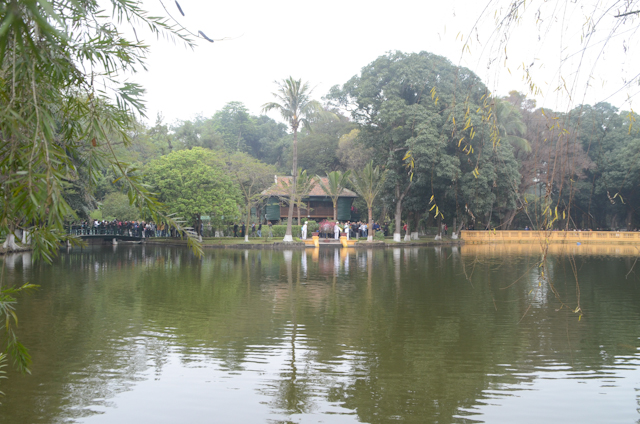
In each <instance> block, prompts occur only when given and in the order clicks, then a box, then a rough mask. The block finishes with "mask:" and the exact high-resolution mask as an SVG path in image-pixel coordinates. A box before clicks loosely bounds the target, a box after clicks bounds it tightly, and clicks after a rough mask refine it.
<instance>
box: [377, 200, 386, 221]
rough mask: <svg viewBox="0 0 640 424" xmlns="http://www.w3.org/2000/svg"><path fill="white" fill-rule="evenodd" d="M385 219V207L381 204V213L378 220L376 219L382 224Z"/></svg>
mask: <svg viewBox="0 0 640 424" xmlns="http://www.w3.org/2000/svg"><path fill="white" fill-rule="evenodd" d="M386 217H387V205H385V204H383V205H382V212H381V213H380V219H378V222H382V223H383V224H384V222H385V218H386Z"/></svg>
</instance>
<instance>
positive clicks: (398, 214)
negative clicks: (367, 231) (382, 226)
mask: <svg viewBox="0 0 640 424" xmlns="http://www.w3.org/2000/svg"><path fill="white" fill-rule="evenodd" d="M399 191H400V188H399V186H396V194H397V193H398V192H399ZM401 228H402V201H400V200H399V199H398V198H397V197H396V230H395V231H394V233H393V241H395V242H400V240H401V238H400V237H401V234H400V230H401Z"/></svg>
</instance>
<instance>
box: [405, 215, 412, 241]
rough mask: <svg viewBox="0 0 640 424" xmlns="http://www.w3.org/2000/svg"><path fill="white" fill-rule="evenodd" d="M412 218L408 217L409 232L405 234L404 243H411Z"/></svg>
mask: <svg viewBox="0 0 640 424" xmlns="http://www.w3.org/2000/svg"><path fill="white" fill-rule="evenodd" d="M409 234H411V217H409V216H408V217H407V231H406V232H405V233H404V241H411V237H410V236H409Z"/></svg>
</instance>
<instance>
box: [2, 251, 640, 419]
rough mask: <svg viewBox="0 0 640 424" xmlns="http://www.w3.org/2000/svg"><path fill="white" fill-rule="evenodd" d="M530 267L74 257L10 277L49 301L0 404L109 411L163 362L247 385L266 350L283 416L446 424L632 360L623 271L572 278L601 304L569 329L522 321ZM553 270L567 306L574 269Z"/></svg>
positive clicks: (36, 311)
mask: <svg viewBox="0 0 640 424" xmlns="http://www.w3.org/2000/svg"><path fill="white" fill-rule="evenodd" d="M336 253H337V254H338V256H337V259H338V269H336ZM315 255H317V256H315ZM308 256H311V258H310V259H309V257H308ZM303 258H307V262H306V265H307V272H306V273H305V272H304V268H303V263H304V262H303ZM536 260H537V258H535V257H528V258H527V257H498V258H492V259H487V260H484V259H482V260H478V261H476V262H475V263H473V264H472V262H473V261H472V260H470V259H469V258H464V257H460V256H459V255H458V254H457V252H455V251H454V250H452V249H447V248H441V249H440V250H435V249H415V248H406V249H403V248H397V250H396V249H369V250H363V249H349V250H344V251H343V250H341V249H339V250H334V249H320V251H319V252H313V251H298V250H296V251H289V253H288V254H286V255H285V254H283V252H277V251H270V250H265V251H226V250H211V251H206V256H205V258H204V259H202V260H198V259H195V258H194V257H193V256H192V255H191V254H190V253H188V252H187V251H186V250H182V249H175V248H169V247H157V248H156V247H151V246H147V247H146V248H145V250H144V253H143V252H142V249H140V248H139V247H135V246H133V247H130V246H118V247H117V251H116V253H115V254H114V252H113V248H112V247H111V246H107V247H105V248H93V249H87V250H85V251H84V252H82V253H80V252H79V251H73V252H72V253H70V254H68V255H66V254H63V255H62V256H61V257H60V258H59V259H58V260H57V261H56V264H55V265H54V266H52V267H47V266H44V265H41V264H34V265H33V266H32V267H31V268H26V269H23V268H22V267H21V265H20V262H19V261H18V260H15V261H14V269H13V271H12V274H11V275H13V278H16V279H19V280H29V281H31V282H34V283H39V284H42V286H43V287H42V288H41V289H40V290H39V291H38V292H37V293H35V294H34V295H33V296H32V297H30V298H25V299H24V302H21V304H20V305H19V307H20V310H19V311H18V312H19V314H20V315H21V316H27V317H29V318H28V319H26V320H22V321H21V327H20V330H21V333H22V334H21V336H24V337H25V339H26V340H25V342H26V344H27V345H29V346H32V347H33V350H32V353H33V356H34V376H33V377H29V378H14V376H11V379H10V380H9V381H8V385H7V387H6V390H5V391H7V392H8V393H9V396H12V395H13V394H15V395H16V396H23V395H24V396H25V398H26V397H28V394H29V393H40V390H41V389H39V388H38V386H37V385H38V381H47V388H46V390H47V392H46V395H42V396H40V397H38V401H37V402H36V404H34V405H33V406H25V405H24V404H21V405H20V406H19V407H18V406H17V405H15V404H13V403H12V402H11V398H10V397H9V398H7V402H6V404H5V405H4V406H3V408H5V410H6V411H8V412H10V414H16V415H11V416H18V417H21V418H23V419H22V420H21V421H22V422H37V421H38V420H40V422H55V421H56V420H57V419H58V418H60V417H69V416H72V414H74V413H75V412H73V411H75V410H79V409H78V408H80V409H81V408H82V407H85V406H89V407H95V406H96V405H100V404H103V405H106V404H107V403H108V401H109V399H110V398H112V397H113V396H114V395H115V394H116V393H117V391H118V390H127V389H128V387H130V385H132V384H135V382H136V381H137V379H139V378H142V376H143V375H144V373H145V372H147V371H148V370H149V369H151V370H153V372H154V374H155V376H156V377H159V376H161V374H162V371H163V367H164V366H165V365H166V363H167V361H168V360H169V358H170V356H171V355H178V356H179V358H181V360H182V361H183V363H184V364H185V366H191V365H193V361H198V363H199V364H200V365H202V362H206V363H207V364H208V365H207V366H211V367H218V368H220V370H221V371H222V370H223V371H241V370H248V369H250V370H255V368H256V367H257V366H258V365H256V362H255V359H252V358H251V355H252V354H254V352H255V351H256V349H259V350H261V351H262V352H263V354H262V355H263V356H264V358H261V360H263V361H267V362H269V361H272V360H274V358H281V359H282V361H283V362H282V363H283V368H282V369H281V370H279V371H278V373H277V374H275V375H273V374H270V375H269V376H267V377H264V379H265V380H266V381H265V380H260V377H256V378H258V379H259V381H260V384H259V387H258V388H257V390H259V391H260V393H263V394H265V395H268V396H270V397H272V399H271V401H270V405H271V407H272V408H273V409H274V411H275V412H278V413H281V412H284V413H285V414H309V413H313V412H314V411H318V410H320V409H321V408H322V406H323V405H324V404H326V402H330V403H334V404H339V405H342V406H343V407H344V408H347V409H348V410H353V411H355V412H356V413H357V414H358V417H359V419H360V420H361V421H364V422H388V421H389V420H391V419H393V418H394V417H396V416H399V417H402V418H403V419H404V420H405V421H409V422H412V421H413V422H428V421H441V422H451V421H454V420H453V417H454V416H457V414H460V411H461V410H464V409H467V408H472V407H473V406H474V405H475V404H476V403H477V402H478V401H480V400H481V399H483V398H485V397H486V396H487V395H485V392H486V391H487V390H492V389H495V390H498V389H500V388H501V387H504V386H505V385H518V384H521V383H522V382H526V381H530V380H531V379H532V378H535V371H536V368H537V367H540V366H547V365H549V364H569V365H571V366H572V367H573V369H575V370H589V371H599V370H603V369H605V368H607V367H613V366H615V365H616V364H615V361H616V357H618V355H633V354H634V353H633V352H634V351H633V347H634V346H636V345H637V334H640V324H639V323H640V312H639V311H638V308H637V305H638V304H640V298H639V297H640V295H638V293H637V291H634V290H630V288H632V287H633V284H637V280H635V279H633V276H632V277H631V278H630V279H627V280H625V279H624V274H625V273H626V269H628V268H625V267H621V266H619V265H620V264H619V263H616V262H615V261H606V260H603V259H599V260H595V261H594V260H592V261H588V260H585V261H584V262H578V269H579V270H580V272H581V273H582V274H583V275H585V276H587V275H589V276H592V277H593V279H594V280H593V281H595V283H587V282H585V283H583V284H582V288H583V290H584V291H587V292H589V293H590V296H589V297H588V299H591V300H585V301H584V302H583V308H584V309H585V317H584V318H583V320H582V321H580V322H577V320H576V318H575V315H573V314H572V313H571V312H568V311H565V310H560V311H556V309H558V307H559V306H558V304H557V302H556V301H554V297H553V295H551V294H549V293H547V294H546V295H545V296H546V300H545V303H541V304H540V305H539V307H536V308H532V310H530V311H529V312H528V313H527V314H526V315H525V311H526V310H527V307H528V305H529V304H530V303H531V299H530V298H529V297H528V292H529V290H531V287H532V284H535V281H536V280H535V279H536V278H537V275H538V274H537V271H536V270H533V269H532V268H531V267H532V265H534V264H535V262H536ZM551 262H552V264H551V267H550V268H549V269H551V270H552V272H553V275H552V278H553V279H554V281H555V282H556V285H557V287H558V288H559V290H563V292H562V294H563V296H567V297H569V296H571V291H572V290H573V289H574V288H575V286H574V285H573V284H572V281H573V280H572V278H573V276H572V275H571V268H570V267H567V266H566V264H564V263H563V262H562V261H561V260H560V259H558V260H553V259H552V260H551ZM96 263H97V264H98V266H97V267H96V266H95V265H96ZM463 263H464V264H465V267H466V271H467V275H466V276H467V277H469V278H470V280H471V283H470V282H469V281H468V280H467V279H466V278H465V272H463V270H462V264H463ZM472 267H473V268H475V269H474V270H473V272H470V271H469V269H470V268H472ZM521 275H526V278H524V279H523V280H522V281H519V282H518V283H517V284H516V285H515V286H514V287H512V289H503V287H505V286H506V285H508V284H509V283H510V282H512V281H513V280H515V279H516V278H518V277H519V276H521ZM505 276H516V277H514V278H511V277H509V281H505ZM603 281H606V282H607V283H608V284H599V283H601V282H603ZM620 293H631V295H626V294H625V295H621V294H620ZM21 301H22V299H21ZM523 316H524V318H523ZM620 319H622V321H624V322H626V323H627V324H626V325H617V323H618V322H620ZM519 321H520V323H518V322H519ZM630 349H631V350H630ZM576 352H580V354H579V355H577V354H576ZM270 355H271V356H270ZM270 358H271V359H270ZM249 363H250V364H251V365H250V366H248V365H247V364H249ZM145 378H146V377H145ZM97 399H103V400H97ZM6 408H8V409H6ZM20 408H22V409H23V411H18V409H20ZM34 417H41V418H37V419H36V418H34Z"/></svg>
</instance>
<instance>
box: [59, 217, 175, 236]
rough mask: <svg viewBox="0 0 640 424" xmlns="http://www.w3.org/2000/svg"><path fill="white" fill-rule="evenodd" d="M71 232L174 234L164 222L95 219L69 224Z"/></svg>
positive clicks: (134, 234)
mask: <svg viewBox="0 0 640 424" xmlns="http://www.w3.org/2000/svg"><path fill="white" fill-rule="evenodd" d="M71 233H72V234H75V235H77V236H85V235H117V236H129V237H144V238H148V237H169V236H174V235H175V234H174V230H171V231H170V230H169V227H168V226H167V225H165V224H164V223H161V224H159V225H156V224H155V223H154V222H145V221H120V220H116V219H114V220H113V221H107V220H95V221H93V222H91V221H82V222H81V223H79V224H76V225H72V226H71Z"/></svg>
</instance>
